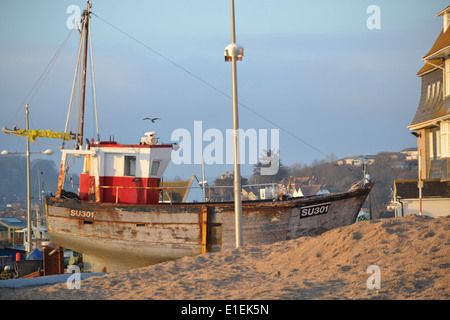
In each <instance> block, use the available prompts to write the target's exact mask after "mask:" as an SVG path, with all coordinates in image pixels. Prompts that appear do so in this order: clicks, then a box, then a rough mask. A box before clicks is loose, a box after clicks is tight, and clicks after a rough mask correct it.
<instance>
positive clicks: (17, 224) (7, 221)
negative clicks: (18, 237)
mask: <svg viewBox="0 0 450 320" xmlns="http://www.w3.org/2000/svg"><path fill="white" fill-rule="evenodd" d="M0 225H4V226H6V227H8V228H16V229H22V228H26V227H27V221H26V220H25V219H17V218H1V219H0Z"/></svg>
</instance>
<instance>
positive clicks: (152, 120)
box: [142, 118, 162, 123]
mask: <svg viewBox="0 0 450 320" xmlns="http://www.w3.org/2000/svg"><path fill="white" fill-rule="evenodd" d="M142 120H150V121H151V122H153V123H155V120H162V119H161V118H144V119H142Z"/></svg>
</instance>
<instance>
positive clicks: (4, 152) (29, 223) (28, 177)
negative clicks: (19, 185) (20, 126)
mask: <svg viewBox="0 0 450 320" xmlns="http://www.w3.org/2000/svg"><path fill="white" fill-rule="evenodd" d="M26 116H27V130H29V123H28V104H27V105H26ZM53 153H55V152H54V151H52V150H50V149H47V150H45V151H43V152H30V140H29V139H28V138H27V152H9V151H8V150H3V151H2V152H1V154H2V155H9V154H26V155H27V248H26V249H27V252H28V253H30V252H31V191H30V190H31V187H30V155H31V154H45V155H51V154H53Z"/></svg>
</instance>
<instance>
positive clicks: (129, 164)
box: [123, 156, 136, 177]
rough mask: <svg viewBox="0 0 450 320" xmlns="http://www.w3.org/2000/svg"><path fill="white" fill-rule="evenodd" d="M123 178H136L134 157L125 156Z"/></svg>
mask: <svg viewBox="0 0 450 320" xmlns="http://www.w3.org/2000/svg"><path fill="white" fill-rule="evenodd" d="M123 174H124V176H132V177H134V176H136V157H135V156H125V165H124V173H123Z"/></svg>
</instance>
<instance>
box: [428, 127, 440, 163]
mask: <svg viewBox="0 0 450 320" xmlns="http://www.w3.org/2000/svg"><path fill="white" fill-rule="evenodd" d="M439 138H440V134H439V128H435V129H432V130H430V132H429V139H430V140H429V151H430V153H429V154H430V158H431V159H438V157H439V156H440V141H439Z"/></svg>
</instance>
